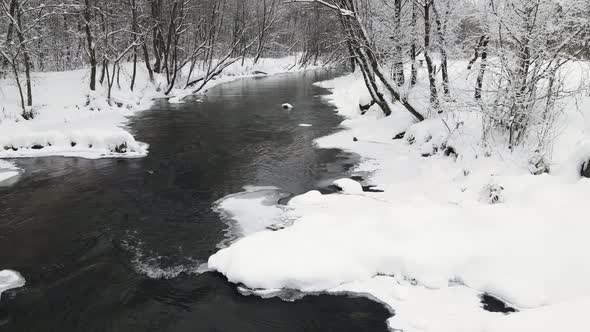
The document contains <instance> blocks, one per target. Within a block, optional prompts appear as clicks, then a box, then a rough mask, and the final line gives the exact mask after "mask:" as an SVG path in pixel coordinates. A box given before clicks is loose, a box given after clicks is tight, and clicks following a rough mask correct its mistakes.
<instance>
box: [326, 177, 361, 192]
mask: <svg viewBox="0 0 590 332" xmlns="http://www.w3.org/2000/svg"><path fill="white" fill-rule="evenodd" d="M333 184H334V185H335V186H337V187H338V188H340V189H342V192H343V193H345V194H362V193H363V187H362V186H361V184H360V183H358V182H356V181H354V180H351V179H347V178H344V179H339V180H336V181H334V182H333Z"/></svg>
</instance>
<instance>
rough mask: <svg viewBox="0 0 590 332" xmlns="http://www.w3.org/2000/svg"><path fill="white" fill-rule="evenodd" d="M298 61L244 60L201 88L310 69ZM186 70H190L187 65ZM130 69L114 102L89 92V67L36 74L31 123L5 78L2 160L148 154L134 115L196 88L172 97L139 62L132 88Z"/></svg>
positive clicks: (0, 98)
mask: <svg viewBox="0 0 590 332" xmlns="http://www.w3.org/2000/svg"><path fill="white" fill-rule="evenodd" d="M296 61H297V56H291V57H284V58H278V59H270V58H269V59H260V61H259V62H258V63H257V64H254V63H253V60H252V59H245V61H244V64H243V65H242V63H241V61H237V62H235V63H233V64H231V65H230V66H228V67H227V68H226V69H225V70H224V72H223V73H222V74H221V75H219V76H218V77H216V78H215V79H214V80H211V81H209V82H208V83H207V84H206V85H205V86H204V87H202V88H203V89H202V90H201V91H200V92H205V91H206V90H207V89H210V88H211V87H213V86H216V85H218V84H222V83H225V82H229V81H232V80H235V79H238V78H243V77H252V76H260V75H261V74H260V72H261V71H263V72H265V73H267V74H278V73H284V72H292V71H300V70H305V69H309V68H310V67H307V68H302V67H299V66H296V65H294V63H296ZM197 67H199V68H200V66H197ZM182 71H183V72H186V74H188V66H187V68H183V70H182ZM131 73H132V64H131V63H125V64H123V65H122V68H121V79H120V84H121V88H120V89H119V88H118V87H117V85H115V86H114V87H113V90H112V98H111V102H110V103H109V102H108V101H107V98H106V96H107V91H106V87H103V86H100V85H99V88H98V90H97V91H94V92H91V91H90V90H89V88H88V83H87V81H88V76H89V71H88V70H87V69H82V70H74V71H67V72H43V73H33V78H32V80H33V102H34V104H33V110H34V112H35V113H36V116H35V118H34V119H33V120H28V121H27V120H24V119H23V118H22V117H21V116H20V106H19V103H20V100H19V98H18V93H17V90H16V86H15V84H14V83H13V82H12V81H11V80H10V79H8V78H7V79H0V105H2V106H1V107H0V158H21V157H45V156H66V157H83V158H92V159H95V158H113V157H116V158H122V157H123V158H138V157H144V156H146V155H147V153H148V148H149V145H148V144H147V143H149V142H147V143H143V142H138V141H136V140H135V138H134V137H133V133H132V132H130V131H129V129H128V128H127V127H126V124H127V123H128V121H129V117H130V116H133V115H134V114H136V113H137V112H138V111H141V110H145V109H148V108H150V107H151V106H152V105H153V100H155V99H158V98H167V97H169V98H168V101H169V102H170V103H182V102H184V99H185V98H186V97H187V96H189V95H192V93H193V92H192V90H191V89H195V88H196V87H193V88H189V89H180V88H178V89H173V90H172V94H171V96H165V95H164V93H163V90H164V89H165V86H166V83H165V78H164V77H163V76H162V75H156V76H155V82H154V83H151V82H149V79H148V73H147V70H146V69H145V66H143V65H142V64H141V63H139V64H138V65H137V80H136V84H135V88H134V91H131V90H130V88H129V86H130V78H131ZM199 75H203V73H202V72H200V71H199V70H196V71H195V72H194V73H193V76H192V77H193V78H195V77H199ZM182 79H183V80H186V79H187V78H186V77H183V78H182ZM179 81H180V80H179ZM105 85H106V84H105ZM197 87H198V86H197Z"/></svg>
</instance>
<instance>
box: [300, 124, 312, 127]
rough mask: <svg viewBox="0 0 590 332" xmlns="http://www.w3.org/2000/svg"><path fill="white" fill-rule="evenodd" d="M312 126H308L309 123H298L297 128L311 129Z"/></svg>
mask: <svg viewBox="0 0 590 332" xmlns="http://www.w3.org/2000/svg"><path fill="white" fill-rule="evenodd" d="M311 126H312V125H310V124H309V123H300V124H299V127H311Z"/></svg>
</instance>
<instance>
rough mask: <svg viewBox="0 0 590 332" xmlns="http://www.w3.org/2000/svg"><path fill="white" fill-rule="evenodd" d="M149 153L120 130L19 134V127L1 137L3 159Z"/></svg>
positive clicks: (144, 147)
mask: <svg viewBox="0 0 590 332" xmlns="http://www.w3.org/2000/svg"><path fill="white" fill-rule="evenodd" d="M10 129H14V130H10ZM147 152H148V145H147V144H145V143H141V142H137V141H136V140H135V139H134V138H133V136H131V134H129V133H128V132H127V131H125V130H123V129H121V128H117V127H111V128H109V129H104V130H91V129H89V130H68V129H65V130H42V131H19V130H18V127H13V128H9V130H7V132H6V134H5V135H2V137H0V158H21V157H43V156H67V157H72V156H77V157H84V158H90V159H95V158H104V157H143V156H146V155H147Z"/></svg>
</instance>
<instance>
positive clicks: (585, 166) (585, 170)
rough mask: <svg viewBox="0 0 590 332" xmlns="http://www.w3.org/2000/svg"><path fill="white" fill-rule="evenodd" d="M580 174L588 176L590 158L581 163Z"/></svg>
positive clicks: (589, 173)
mask: <svg viewBox="0 0 590 332" xmlns="http://www.w3.org/2000/svg"><path fill="white" fill-rule="evenodd" d="M580 175H581V176H583V177H585V178H590V160H588V161H587V162H585V163H583V164H582V167H581V169H580Z"/></svg>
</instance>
